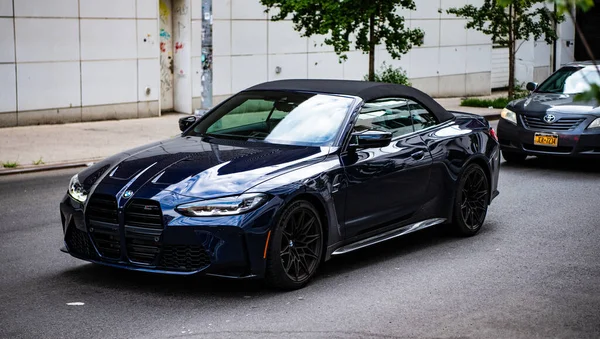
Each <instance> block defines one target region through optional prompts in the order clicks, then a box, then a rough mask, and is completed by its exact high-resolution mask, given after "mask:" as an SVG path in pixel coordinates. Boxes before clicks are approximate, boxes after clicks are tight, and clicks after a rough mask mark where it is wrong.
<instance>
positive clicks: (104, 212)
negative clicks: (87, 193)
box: [86, 194, 121, 259]
mask: <svg viewBox="0 0 600 339" xmlns="http://www.w3.org/2000/svg"><path fill="white" fill-rule="evenodd" d="M86 218H87V221H88V222H87V224H88V232H89V233H90V234H91V236H92V240H93V242H94V244H95V245H96V248H97V249H98V252H100V254H101V255H102V256H103V257H106V258H110V259H119V258H120V257H121V240H120V238H121V237H120V234H119V218H118V212H117V201H116V199H115V198H114V197H111V196H108V195H101V194H95V195H93V196H92V197H91V198H90V201H89V203H88V205H87V208H86Z"/></svg>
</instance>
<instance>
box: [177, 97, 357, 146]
mask: <svg viewBox="0 0 600 339" xmlns="http://www.w3.org/2000/svg"><path fill="white" fill-rule="evenodd" d="M353 102H354V99H353V98H350V97H344V96H336V95H325V94H314V93H298V92H278V91H256V92H243V93H240V94H238V95H236V96H235V97H233V98H231V99H230V100H228V101H227V102H225V103H224V104H223V105H221V106H219V107H217V108H216V109H215V110H213V111H212V112H210V113H209V115H208V116H207V117H205V118H204V119H202V121H201V122H200V123H199V124H198V125H196V126H195V128H193V129H192V131H191V132H189V133H188V134H187V135H191V136H208V137H214V138H223V139H238V140H248V141H262V142H268V143H274V144H286V145H301V146H331V145H332V144H333V142H334V141H335V139H336V136H337V135H338V134H339V131H340V128H341V126H342V124H343V122H344V119H345V118H346V116H347V115H348V113H349V111H350V107H351V106H352V103H353Z"/></svg>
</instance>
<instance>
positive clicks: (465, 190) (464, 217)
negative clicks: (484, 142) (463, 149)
mask: <svg viewBox="0 0 600 339" xmlns="http://www.w3.org/2000/svg"><path fill="white" fill-rule="evenodd" d="M489 186H490V185H489V182H488V178H487V175H486V174H485V172H484V170H483V169H482V168H481V166H479V165H477V164H471V165H469V166H468V167H467V168H466V169H465V170H464V172H463V174H462V175H461V177H460V179H459V181H458V188H457V190H456V197H455V199H454V200H455V201H454V218H453V219H454V220H453V224H454V227H455V229H456V231H457V232H458V233H459V234H460V235H463V236H472V235H475V234H476V233H477V232H479V230H480V229H481V226H482V225H483V222H484V221H485V216H486V214H487V209H488V202H489V201H490V188H489Z"/></svg>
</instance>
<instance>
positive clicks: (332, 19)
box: [260, 0, 424, 81]
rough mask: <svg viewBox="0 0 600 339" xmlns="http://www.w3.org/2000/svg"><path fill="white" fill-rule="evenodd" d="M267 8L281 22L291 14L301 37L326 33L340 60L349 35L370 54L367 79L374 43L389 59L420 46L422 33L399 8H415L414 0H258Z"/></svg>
mask: <svg viewBox="0 0 600 339" xmlns="http://www.w3.org/2000/svg"><path fill="white" fill-rule="evenodd" d="M260 2H261V3H262V4H263V5H264V6H266V7H267V11H269V10H271V9H277V10H278V12H277V13H276V14H275V15H273V16H272V17H271V20H273V21H280V20H284V19H285V18H287V17H288V16H289V15H291V17H292V22H293V23H294V29H295V30H296V31H298V32H300V34H301V36H305V37H310V36H312V35H316V34H321V35H329V37H328V38H326V39H325V44H327V45H330V46H333V48H334V51H335V52H336V53H337V54H338V55H339V56H340V58H341V59H346V58H347V56H346V55H344V53H345V52H348V51H349V50H350V43H351V41H350V36H351V35H354V36H355V40H356V41H355V42H354V44H355V47H356V49H357V50H360V51H363V53H368V54H369V80H370V81H373V79H374V77H375V46H377V45H379V44H385V47H386V49H387V51H388V52H389V53H390V55H391V56H392V58H394V59H399V58H400V57H401V56H402V54H405V53H407V52H408V51H409V50H410V49H411V48H412V47H413V46H420V45H421V44H422V42H423V37H424V33H423V31H422V30H420V29H410V28H407V27H406V26H405V22H404V18H403V17H402V16H400V15H398V14H397V10H398V9H399V8H406V9H410V10H414V9H415V8H416V7H415V3H414V1H413V0H369V1H365V0H260Z"/></svg>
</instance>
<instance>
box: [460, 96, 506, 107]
mask: <svg viewBox="0 0 600 339" xmlns="http://www.w3.org/2000/svg"><path fill="white" fill-rule="evenodd" d="M509 102H510V100H509V99H508V98H496V99H478V98H466V99H463V100H461V102H460V105H461V106H466V107H493V108H500V109H501V108H504V107H506V105H508V103H509Z"/></svg>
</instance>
